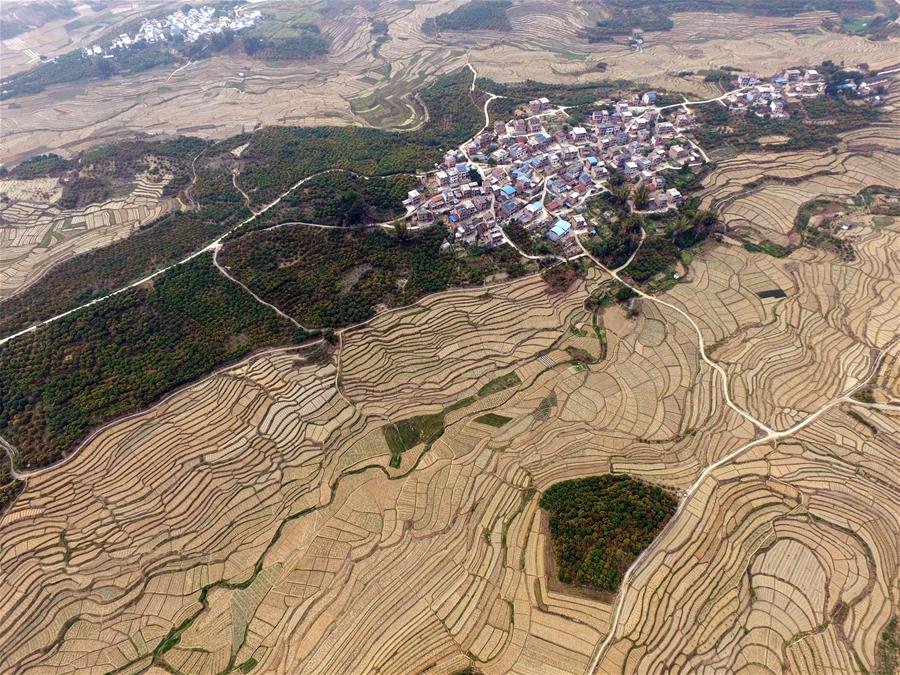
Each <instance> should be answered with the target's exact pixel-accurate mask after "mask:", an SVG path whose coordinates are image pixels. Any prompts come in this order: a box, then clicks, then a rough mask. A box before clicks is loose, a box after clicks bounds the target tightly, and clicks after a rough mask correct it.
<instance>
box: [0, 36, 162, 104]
mask: <svg viewBox="0 0 900 675" xmlns="http://www.w3.org/2000/svg"><path fill="white" fill-rule="evenodd" d="M175 58H176V57H175V55H173V54H172V53H171V52H170V51H168V50H166V49H163V48H162V47H160V46H158V45H151V44H149V43H147V42H144V41H139V42H135V43H133V45H132V47H131V48H130V49H122V50H119V51H117V52H116V55H115V57H114V58H109V59H107V58H103V56H102V55H96V56H95V55H92V56H84V55H83V54H82V53H81V52H80V51H73V52H68V53H67V54H62V55H60V56H58V57H56V58H55V59H53V60H51V61H45V62H43V63H41V64H40V65H38V66H35V67H34V68H32V69H31V70H28V71H25V72H23V73H18V74H16V75H13V76H12V77H10V78H9V79H6V80H4V81H3V82H2V83H0V100H5V99H9V98H14V97H16V96H27V95H30V94H37V93H39V92H41V91H43V90H44V89H45V88H46V87H49V86H51V85H54V84H63V83H65V82H79V81H81V80H94V79H103V78H107V77H111V76H112V75H124V74H126V73H138V72H142V71H144V70H149V69H150V68H155V67H156V66H161V65H164V64H167V63H172V62H173V61H175Z"/></svg>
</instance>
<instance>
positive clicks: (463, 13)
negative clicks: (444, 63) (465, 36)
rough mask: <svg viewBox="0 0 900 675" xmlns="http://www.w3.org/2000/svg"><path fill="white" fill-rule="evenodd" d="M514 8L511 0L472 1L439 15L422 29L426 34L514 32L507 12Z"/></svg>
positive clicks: (427, 22)
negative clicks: (484, 31)
mask: <svg viewBox="0 0 900 675" xmlns="http://www.w3.org/2000/svg"><path fill="white" fill-rule="evenodd" d="M510 7H512V3H511V2H509V0H470V2H467V3H466V4H464V5H461V6H459V7H457V8H456V9H454V10H453V11H451V12H444V13H443V14H438V15H437V16H436V17H434V18H433V19H430V20H428V21H426V22H425V24H424V25H423V26H422V28H423V29H424V30H425V31H426V32H439V31H444V30H449V31H472V30H498V31H503V32H508V31H510V30H512V25H511V24H510V23H509V17H508V16H507V14H506V10H507V9H509V8H510Z"/></svg>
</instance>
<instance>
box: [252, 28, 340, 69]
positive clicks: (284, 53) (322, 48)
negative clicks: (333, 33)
mask: <svg viewBox="0 0 900 675" xmlns="http://www.w3.org/2000/svg"><path fill="white" fill-rule="evenodd" d="M330 47H331V42H330V41H329V40H328V38H327V37H325V36H324V35H322V33H321V31H320V29H319V27H318V26H317V25H315V24H302V25H301V26H299V31H298V34H297V35H294V36H291V37H276V38H263V37H258V36H253V37H247V38H244V40H243V49H244V53H245V54H247V55H248V56H253V57H256V58H262V59H271V60H276V61H290V60H301V61H306V60H309V59H314V58H316V57H317V56H322V55H324V54H327V53H328V49H329V48H330Z"/></svg>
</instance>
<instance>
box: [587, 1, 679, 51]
mask: <svg viewBox="0 0 900 675" xmlns="http://www.w3.org/2000/svg"><path fill="white" fill-rule="evenodd" d="M616 9H617V11H616V12H615V14H614V15H613V16H612V17H610V18H608V19H600V20H599V21H597V23H596V24H595V25H594V26H592V27H590V28H588V29H587V30H585V31H583V35H584V37H586V38H587V39H588V41H589V42H606V41H609V40H611V39H613V38H615V37H618V36H621V35H629V34H630V33H631V32H632V31H634V30H642V31H665V30H671V29H672V26H673V25H674V24H673V23H672V19H671V18H669V14H670V12H668V11H666V9H665V8H660V7H657V6H655V5H654V6H650V7H634V8H631V7H628V8H625V7H617V8H616Z"/></svg>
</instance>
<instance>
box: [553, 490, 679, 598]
mask: <svg viewBox="0 0 900 675" xmlns="http://www.w3.org/2000/svg"><path fill="white" fill-rule="evenodd" d="M540 506H541V508H542V509H545V510H546V511H547V513H548V514H549V517H550V536H551V537H552V539H553V548H554V551H555V553H556V566H557V573H558V574H559V580H560V581H562V582H564V583H568V584H578V585H581V586H587V587H590V588H593V589H596V590H599V591H604V592H607V593H614V592H616V591H617V590H618V588H619V584H620V583H621V582H622V577H623V575H624V574H625V570H627V569H628V567H629V566H630V565H631V563H633V562H634V561H635V559H636V558H637V557H638V555H640V553H641V551H643V550H644V549H645V548H647V546H649V544H650V542H652V541H653V539H654V538H655V537H656V535H657V534H659V532H660V530H662V528H663V526H664V525H665V524H666V522H668V520H669V518H671V517H672V515H673V514H674V513H675V507H676V506H677V502H676V500H675V497H674V496H672V495H671V494H670V493H669V492H666V491H665V490H663V489H662V488H659V487H657V486H655V485H650V484H649V483H644V482H643V481H639V480H635V479H634V478H631V477H630V476H626V475H624V474H604V475H602V476H590V477H588V478H583V479H580V480H567V481H563V482H562V483H557V484H556V485H554V486H552V487H551V488H550V489H548V490H547V491H546V492H545V493H544V495H543V496H542V497H541V500H540Z"/></svg>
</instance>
